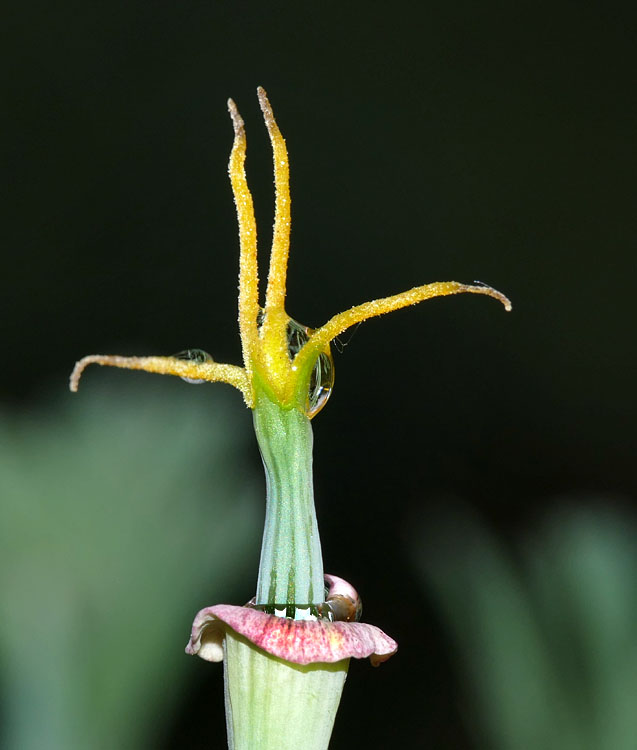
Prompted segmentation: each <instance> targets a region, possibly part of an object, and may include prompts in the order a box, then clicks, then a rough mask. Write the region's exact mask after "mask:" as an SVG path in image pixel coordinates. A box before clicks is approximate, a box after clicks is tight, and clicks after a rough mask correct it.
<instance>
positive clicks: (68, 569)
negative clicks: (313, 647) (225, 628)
mask: <svg viewBox="0 0 637 750" xmlns="http://www.w3.org/2000/svg"><path fill="white" fill-rule="evenodd" d="M102 378H104V376H101V377H100V378H96V377H95V375H94V376H93V379H92V380H93V382H91V383H90V384H89V383H86V384H85V385H84V388H83V389H82V390H81V392H80V393H79V394H78V395H77V396H70V395H69V396H68V398H65V399H64V401H63V402H62V403H61V404H58V405H57V406H55V407H42V408H37V409H36V408H34V409H32V410H29V411H25V412H24V413H22V414H18V415H15V414H6V413H5V414H4V415H2V417H1V419H0V498H1V515H2V518H1V522H0V590H1V599H2V608H3V610H4V611H3V613H2V618H0V649H1V664H2V672H1V675H2V680H3V684H2V688H3V694H4V695H3V698H4V700H3V702H4V705H5V708H4V714H5V722H4V724H5V729H4V741H5V746H6V747H7V748H11V749H13V748H16V749H18V748H19V749H20V750H30V749H31V748H33V749H34V750H35V749H36V748H37V750H43V749H44V750H49V749H51V750H57V748H60V750H61V749H62V748H65V750H68V749H69V748H76V747H77V748H80V747H84V748H86V747H90V748H98V749H99V748H138V747H144V746H152V745H153V738H154V737H155V736H157V735H159V734H160V733H161V731H162V730H163V729H164V728H165V722H167V721H168V720H170V708H171V705H172V704H174V702H175V699H176V698H177V697H178V696H179V693H180V690H182V688H183V686H184V683H185V680H186V679H187V676H188V673H189V667H190V668H191V669H192V662H191V661H190V660H189V659H188V658H187V657H186V656H185V655H184V653H183V647H184V646H185V644H186V641H187V639H188V635H189V631H190V625H191V621H192V618H193V615H194V614H195V612H196V611H197V609H199V608H200V607H202V606H205V605H208V604H212V603H214V602H217V601H220V600H221V599H222V598H223V597H225V596H227V595H228V593H229V592H230V591H231V590H232V586H233V585H235V584H236V583H237V579H238V577H239V574H240V573H242V572H243V570H244V568H245V558H246V555H247V554H248V555H250V554H251V555H253V557H255V558H256V556H257V555H258V540H257V528H258V519H259V515H260V510H259V509H258V506H257V504H256V503H255V489H256V487H255V482H254V481H253V480H252V478H251V475H250V473H249V471H246V466H245V462H244V454H245V450H244V444H245V440H246V431H247V430H249V427H248V425H249V424H250V421H249V419H250V416H249V414H247V413H246V412H245V410H243V411H242V410H241V409H240V408H239V409H238V410H234V411H231V409H230V408H229V407H228V405H227V404H226V401H225V399H224V398H223V396H225V394H223V395H218V394H217V393H214V394H213V392H212V389H208V388H206V387H204V386H202V387H201V388H190V387H187V386H185V384H182V383H179V382H177V381H175V382H166V381H162V382H161V383H159V384H158V383H154V382H150V383H146V382H145V383H144V384H143V386H142V387H141V388H135V389H132V388H122V387H117V388H113V387H111V388H109V387H104V386H102V387H100V386H99V381H100V380H101V379H102ZM105 380H106V381H108V380H109V379H108V378H105ZM96 381H98V382H96ZM113 382H115V381H113ZM238 418H239V419H240V420H241V422H240V427H239V426H237V424H235V423H236V422H237V421H238ZM255 577H256V567H255ZM254 583H255V581H254V580H251V579H250V580H244V581H243V585H244V594H243V595H244V596H245V597H246V599H247V598H249V596H250V595H251V593H252V589H253V588H254ZM190 674H192V672H190Z"/></svg>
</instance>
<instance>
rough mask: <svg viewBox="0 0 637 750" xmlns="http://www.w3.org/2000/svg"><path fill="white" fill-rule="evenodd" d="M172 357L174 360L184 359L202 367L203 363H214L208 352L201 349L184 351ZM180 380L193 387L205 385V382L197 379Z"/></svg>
mask: <svg viewBox="0 0 637 750" xmlns="http://www.w3.org/2000/svg"><path fill="white" fill-rule="evenodd" d="M173 357H174V358H175V359H184V360H186V361H187V362H195V364H198V365H202V364H204V363H205V362H214V359H213V358H212V357H211V356H210V355H209V354H208V352H204V350H203V349H184V351H183V352H177V354H173ZM181 379H182V380H185V381H186V383H192V384H193V385H199V384H200V383H205V382H206V381H205V380H200V379H199V378H184V377H182V378H181Z"/></svg>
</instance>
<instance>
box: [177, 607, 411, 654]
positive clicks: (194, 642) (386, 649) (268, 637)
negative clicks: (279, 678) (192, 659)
mask: <svg viewBox="0 0 637 750" xmlns="http://www.w3.org/2000/svg"><path fill="white" fill-rule="evenodd" d="M227 628H231V629H232V630H234V631H235V632H236V633H238V634H239V635H242V636H243V637H244V638H247V639H248V640H249V641H250V642H251V643H253V644H254V645H255V646H257V647H258V648H261V649H263V650H264V651H266V652H267V653H269V654H272V655H273V656H277V657H278V658H279V659H283V660H284V661H288V662H291V663H293V664H312V663H315V662H325V663H332V662H337V661H341V660H342V659H349V658H352V657H353V658H354V659H365V658H367V657H369V659H370V661H371V663H372V666H375V667H376V666H378V665H379V664H380V663H381V662H384V661H386V660H387V659H389V657H390V656H393V655H394V654H395V653H396V651H397V650H398V644H397V643H396V641H394V639H393V638H390V637H389V636H388V635H386V634H385V633H383V631H382V630H381V629H380V628H377V627H376V626H375V625H369V624H367V623H363V622H327V621H321V620H317V621H313V620H291V619H289V618H286V617H277V616H275V615H269V614H266V613H265V612H261V611H260V610H258V609H253V608H251V607H237V606H234V605H232V604H215V605H214V606H212V607H206V608H205V609H202V610H201V611H200V612H198V613H197V615H196V617H195V620H194V622H193V625H192V633H191V636H190V640H189V642H188V645H187V646H186V653H187V654H191V655H196V656H199V657H200V658H202V659H205V660H206V661H212V662H219V661H223V639H224V637H225V634H226V630H227Z"/></svg>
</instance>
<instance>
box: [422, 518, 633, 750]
mask: <svg viewBox="0 0 637 750" xmlns="http://www.w3.org/2000/svg"><path fill="white" fill-rule="evenodd" d="M636 535H637V524H636V523H635V519H634V518H632V517H627V516H625V515H624V514H623V513H621V512H618V511H615V512H613V511H609V510H604V511H601V510H591V509H590V508H589V507H588V506H587V507H586V508H583V507H578V508H570V509H563V510H561V511H560V512H559V513H555V514H554V515H553V516H552V517H551V518H550V519H549V521H548V522H547V523H546V525H545V527H544V528H543V529H542V530H541V531H540V532H539V533H538V534H537V535H535V536H534V537H533V538H531V539H528V540H527V542H526V545H524V546H522V547H521V549H520V550H519V558H518V559H513V558H512V556H510V555H509V554H507V553H506V552H505V550H504V549H503V548H502V546H501V545H500V543H499V542H498V541H497V540H496V539H495V538H494V537H492V536H491V535H490V534H489V533H488V532H487V531H486V530H485V529H484V528H483V527H482V526H481V524H480V523H479V522H478V521H477V520H476V519H474V518H472V517H470V516H469V515H468V513H467V511H466V510H465V511H464V512H457V513H455V514H452V515H448V516H447V517H445V518H441V519H439V521H438V522H437V523H434V524H429V526H428V529H427V530H426V531H424V532H423V533H422V536H421V538H419V540H418V550H419V551H418V552H417V560H418V564H419V567H420V569H421V570H422V573H423V576H424V580H425V582H426V584H427V586H428V587H429V588H430V589H431V590H432V591H433V593H434V596H435V598H436V600H437V601H438V604H439V606H440V609H441V612H442V616H443V619H444V621H445V622H446V624H447V626H448V628H449V630H450V633H451V635H452V639H453V643H454V644H455V657H456V661H457V664H458V668H459V670H460V672H461V674H462V676H463V677H464V679H465V680H466V686H465V687H466V690H465V692H466V697H467V699H468V700H469V702H470V704H471V708H470V710H469V711H468V714H469V716H470V720H471V721H472V722H473V723H474V724H476V725H477V727H478V729H479V732H480V734H481V735H482V737H483V739H484V742H483V746H484V747H488V748H497V749H499V750H558V749H559V750H565V748H566V749H570V748H572V749H573V750H576V749H577V750H586V749H588V748H590V750H631V749H632V748H634V747H635V738H636V737H637V592H636V591H635V583H634V582H635V580H636V579H637V550H636V548H635V543H634V540H635V538H636ZM423 541H424V543H423Z"/></svg>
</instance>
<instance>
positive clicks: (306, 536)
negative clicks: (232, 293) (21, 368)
mask: <svg viewBox="0 0 637 750" xmlns="http://www.w3.org/2000/svg"><path fill="white" fill-rule="evenodd" d="M257 91H258V97H259V103H260V106H261V110H262V112H263V116H264V119H265V124H266V127H267V130H268V133H269V136H270V141H271V144H272V151H273V157H274V182H275V192H276V201H275V219H274V233H273V240H272V251H271V255H270V268H269V273H268V281H267V287H266V293H265V301H264V305H263V308H262V307H261V305H260V301H259V279H258V267H257V239H256V237H257V234H256V223H255V218H254V209H253V204H252V196H251V194H250V190H249V188H248V184H247V180H246V175H245V168H244V164H245V157H246V136H245V128H244V123H243V120H242V118H241V116H240V114H239V112H238V110H237V107H236V105H235V104H234V102H233V101H232V100H231V99H230V100H229V101H228V109H229V112H230V117H231V119H232V124H233V128H234V143H233V147H232V151H231V154H230V163H229V168H228V171H229V175H230V181H231V184H232V191H233V194H234V199H235V204H236V209H237V217H238V223H239V245H240V262H239V333H240V336H241V345H242V353H243V366H242V367H240V366H237V365H229V364H220V363H217V362H214V361H213V360H212V358H211V357H209V355H206V354H205V353H203V352H201V351H199V350H189V351H187V352H182V353H180V354H178V355H175V356H173V357H161V356H155V357H121V356H110V355H99V354H98V355H91V356H88V357H84V358H83V359H81V360H80V361H79V362H77V364H76V365H75V368H74V370H73V373H72V374H71V380H70V388H71V390H72V391H76V390H77V387H78V383H79V380H80V377H81V375H82V372H83V371H84V369H85V368H86V366H87V365H89V364H99V365H109V366H114V367H121V368H127V369H133V370H145V371H147V372H156V373H161V374H170V375H178V376H180V377H182V378H184V379H186V380H190V381H197V382H200V381H220V382H225V383H229V384H230V385H233V386H234V387H235V388H238V389H239V390H240V391H241V392H242V394H243V398H244V400H245V402H246V404H247V405H248V406H249V407H250V408H251V409H252V410H253V419H254V428H255V432H256V436H257V441H258V443H259V448H260V451H261V455H262V458H263V463H264V467H265V471H266V479H267V499H266V518H265V529H264V534H263V543H262V548H261V560H260V565H259V577H258V581H257V593H256V596H255V598H254V600H252V601H251V602H250V604H249V605H246V606H245V607H236V606H233V605H226V604H219V605H215V606H212V607H206V608H205V609H202V610H201V611H200V612H199V613H198V614H197V616H196V617H195V621H194V623H193V628H192V634H191V638H190V641H189V643H188V646H187V647H186V651H187V652H188V653H189V654H196V655H198V656H200V657H201V658H203V659H206V660H208V661H221V660H223V661H224V674H225V684H226V693H225V695H226V716H227V725H228V739H229V745H230V747H231V748H236V749H237V750H239V749H241V748H254V747H257V746H258V747H260V748H262V750H266V749H267V748H277V750H283V749H284V748H296V747H299V746H301V745H302V746H303V747H304V748H305V749H306V750H312V749H313V748H316V750H319V748H326V747H327V744H328V742H329V737H330V734H331V729H332V724H333V721H334V717H335V715H336V710H337V707H338V703H339V700H340V695H341V691H342V688H343V684H344V681H345V676H346V674H347V668H348V664H349V659H350V658H352V657H354V658H366V657H369V658H370V660H371V661H372V664H374V665H376V664H378V663H380V662H382V661H385V660H386V659H388V658H389V657H390V656H391V655H392V654H394V653H395V652H396V649H397V645H396V643H395V641H393V640H392V639H391V638H390V637H389V636H387V635H386V634H385V633H383V632H382V631H381V630H379V629H378V628H377V627H375V626H373V625H369V624H365V623H360V622H357V620H358V619H359V618H360V609H361V608H360V600H359V597H358V594H357V593H356V591H355V590H354V589H353V587H352V586H351V585H350V584H348V583H347V582H345V581H343V580H342V579H340V578H337V577H336V576H323V560H322V553H321V545H320V538H319V533H318V525H317V520H316V513H315V509H314V494H313V479H312V428H311V424H310V419H311V418H313V417H314V416H315V415H316V414H317V413H318V412H319V411H320V409H321V408H322V407H323V406H324V405H325V402H326V401H327V398H328V397H329V394H330V392H331V388H332V384H333V372H334V370H333V362H332V359H331V353H330V343H331V341H332V340H333V339H334V338H335V337H336V336H338V335H339V334H340V333H342V332H343V331H345V330H346V329H347V328H349V327H350V326H353V325H355V324H357V323H360V322H362V321H364V320H367V319H368V318H372V317H375V316H378V315H382V314H384V313H387V312H391V311H392V310H397V309H399V308H401V307H406V306H407V305H413V304H416V303H417V302H422V301H423V300H426V299H430V298H431V297H439V296H445V295H450V294H459V293H462V292H469V293H473V294H484V295H487V296H490V297H494V298H495V299H497V300H499V301H500V302H502V303H503V304H504V306H505V308H506V309H507V310H510V309H511V304H510V302H509V300H508V299H507V298H506V297H505V296H504V295H503V294H501V293H500V292H498V291H496V290H495V289H493V288H491V287H489V286H486V285H467V284H460V283H458V282H455V281H448V282H434V283H432V284H426V285H424V286H419V287H414V288H413V289H410V290H408V291H406V292H402V293H400V294H396V295H393V296H391V297H385V298H382V299H377V300H373V301H371V302H365V303H363V304H361V305H357V306H355V307H352V308H351V309H349V310H346V311H345V312H342V313H339V314H338V315H335V316H334V317H332V318H330V319H329V320H328V321H327V322H326V323H325V324H324V325H322V326H321V327H320V328H317V329H316V330H311V329H309V328H305V327H304V326H302V325H300V324H299V323H297V322H296V321H294V320H292V319H291V318H290V317H289V315H288V314H287V312H286V310H285V296H286V276H287V264H288V253H289V245H290V221H291V220H290V192H289V168H288V154H287V149H286V146H285V141H284V139H283V136H282V135H281V132H280V130H279V128H278V126H277V124H276V121H275V119H274V115H273V113H272V108H271V106H270V103H269V101H268V98H267V96H266V93H265V91H264V90H263V89H262V88H259V89H258V90H257ZM324 581H325V582H327V584H328V591H327V597H326V592H325V587H324ZM224 656H225V658H224Z"/></svg>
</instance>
